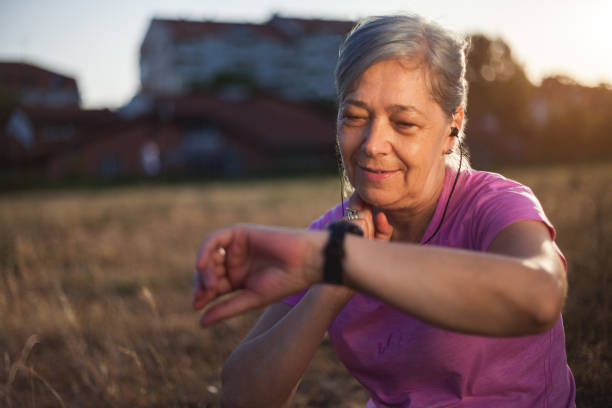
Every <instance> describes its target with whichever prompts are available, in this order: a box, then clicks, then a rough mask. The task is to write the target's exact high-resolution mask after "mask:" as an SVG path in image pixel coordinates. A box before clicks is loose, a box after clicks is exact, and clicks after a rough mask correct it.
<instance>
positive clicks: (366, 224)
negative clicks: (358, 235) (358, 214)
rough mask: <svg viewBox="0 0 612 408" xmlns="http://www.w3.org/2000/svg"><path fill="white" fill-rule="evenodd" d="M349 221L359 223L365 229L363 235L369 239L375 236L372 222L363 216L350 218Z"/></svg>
mask: <svg viewBox="0 0 612 408" xmlns="http://www.w3.org/2000/svg"><path fill="white" fill-rule="evenodd" d="M349 222H351V223H353V224H355V225H357V226H358V227H359V228H361V230H362V231H363V237H364V238H367V239H371V238H372V237H373V229H372V224H371V223H370V222H368V221H367V220H365V219H363V218H358V219H356V220H350V221H349Z"/></svg>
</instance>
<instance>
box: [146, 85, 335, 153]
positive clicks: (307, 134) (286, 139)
mask: <svg viewBox="0 0 612 408" xmlns="http://www.w3.org/2000/svg"><path fill="white" fill-rule="evenodd" d="M157 106H158V108H161V109H162V110H164V111H167V112H171V116H172V118H175V119H177V120H180V119H188V118H194V119H205V120H207V121H210V122H212V123H214V124H216V125H218V126H219V127H220V128H222V129H223V130H224V131H225V132H226V133H227V134H228V136H232V137H234V138H236V139H238V140H239V141H240V142H242V143H245V144H249V145H252V146H253V148H255V149H257V150H262V151H281V152H282V151H300V150H303V151H304V152H306V151H310V152H312V151H319V152H325V151H330V154H332V152H333V146H334V143H335V118H334V115H330V114H325V113H322V112H320V111H319V110H317V109H314V108H310V107H307V106H304V105H300V104H295V103H290V102H285V101H282V100H279V99H276V98H272V97H270V96H263V95H258V96H254V97H250V98H246V99H244V100H228V99H224V98H222V97H219V96H216V95H190V96H182V97H166V98H160V99H158V100H157Z"/></svg>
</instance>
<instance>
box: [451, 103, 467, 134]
mask: <svg viewBox="0 0 612 408" xmlns="http://www.w3.org/2000/svg"><path fill="white" fill-rule="evenodd" d="M464 114H465V112H464V111H463V106H460V107H458V108H457V110H456V111H455V114H454V115H453V121H452V127H456V128H457V129H459V131H461V129H463V116H464Z"/></svg>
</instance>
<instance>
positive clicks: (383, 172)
mask: <svg viewBox="0 0 612 408" xmlns="http://www.w3.org/2000/svg"><path fill="white" fill-rule="evenodd" d="M359 168H360V169H361V170H363V171H367V172H369V173H375V174H386V173H395V172H396V171H397V170H378V169H371V168H369V167H364V166H359Z"/></svg>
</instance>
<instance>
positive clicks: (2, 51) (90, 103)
mask: <svg viewBox="0 0 612 408" xmlns="http://www.w3.org/2000/svg"><path fill="white" fill-rule="evenodd" d="M394 12H412V13H417V14H420V15H422V16H424V17H426V18H429V19H433V20H435V21H437V22H438V23H440V24H442V25H443V26H445V27H447V28H450V29H452V30H454V31H456V32H458V33H461V34H469V33H474V32H479V33H484V34H486V35H488V36H490V37H499V38H501V39H503V40H504V41H506V42H507V43H508V44H509V45H510V48H511V49H512V51H513V53H514V56H515V58H516V59H517V60H518V61H519V63H521V64H522V65H523V67H524V68H525V70H526V72H527V74H528V76H529V78H530V79H531V80H532V81H533V82H534V83H535V84H538V83H539V82H540V81H541V79H542V78H543V77H546V76H549V75H568V76H570V77H572V78H574V79H576V80H577V81H579V82H581V83H583V84H585V85H589V86H596V85H598V84H600V83H602V82H606V83H609V84H612V43H611V40H612V24H610V19H611V18H612V0H583V1H580V0H515V1H498V0H464V1H458V0H454V1H453V0H428V1H427V0H419V1H411V0H401V1H397V0H375V1H374V0H367V1H365V0H335V1H334V0H309V1H305V0H297V1H295V0H257V1H256V0H216V1H212V0H165V1H163V0H102V1H100V0H0V61H23V62H28V63H33V64H36V65H40V66H42V67H43V68H46V69H50V70H53V71H57V72H59V73H61V74H64V75H68V76H72V77H74V78H75V79H76V80H77V82H78V85H79V89H80V92H81V99H82V103H83V106H84V107H85V108H103V107H107V108H111V109H113V108H117V107H119V106H121V105H123V104H125V103H127V102H128V101H129V100H130V98H131V97H132V96H133V95H134V94H135V93H136V92H137V91H138V88H139V76H138V75H139V73H138V51H139V47H140V43H141V42H142V40H143V38H144V35H145V33H146V30H147V27H148V25H149V22H150V20H151V19H152V18H153V17H165V18H183V19H189V20H214V21H229V22H236V21H241V22H244V21H247V22H255V23H262V22H265V21H267V20H268V19H269V18H270V17H271V16H272V15H273V14H274V13H278V14H281V15H283V16H287V17H302V18H325V19H343V20H345V19H350V20H355V19H358V18H361V17H366V16H369V15H381V14H389V13H394Z"/></svg>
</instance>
